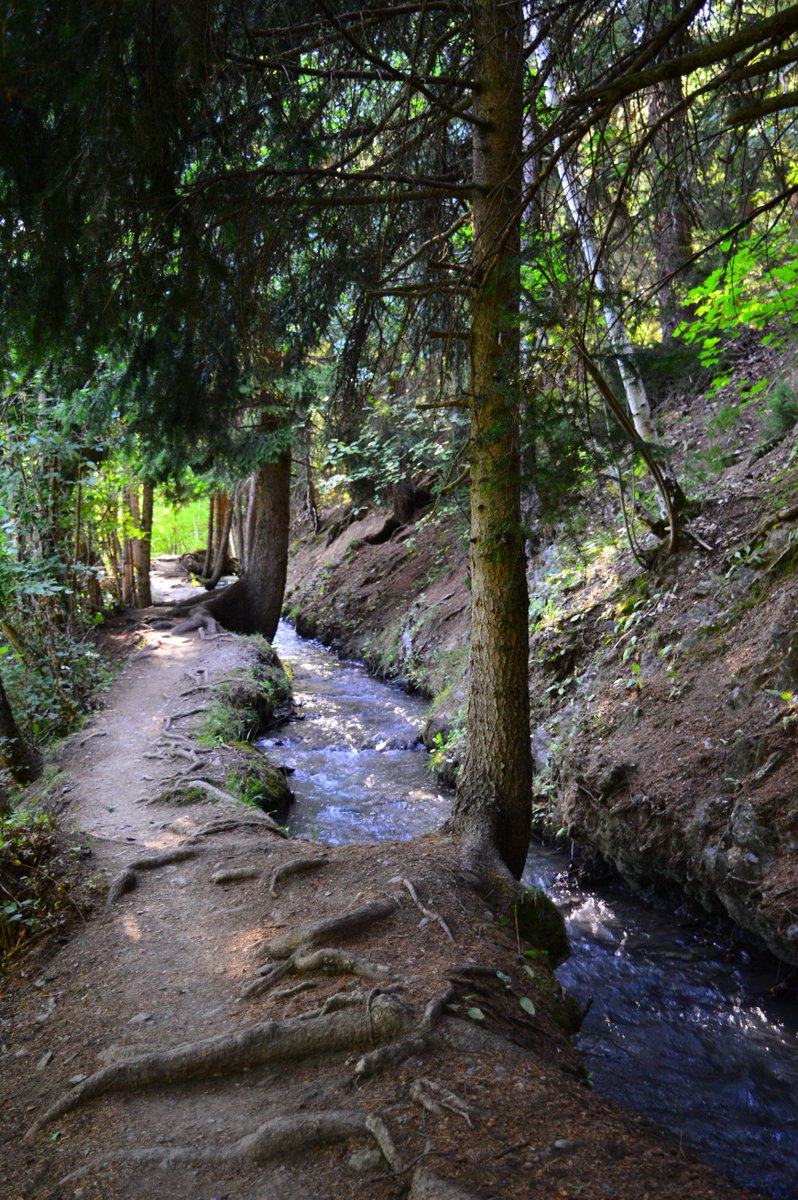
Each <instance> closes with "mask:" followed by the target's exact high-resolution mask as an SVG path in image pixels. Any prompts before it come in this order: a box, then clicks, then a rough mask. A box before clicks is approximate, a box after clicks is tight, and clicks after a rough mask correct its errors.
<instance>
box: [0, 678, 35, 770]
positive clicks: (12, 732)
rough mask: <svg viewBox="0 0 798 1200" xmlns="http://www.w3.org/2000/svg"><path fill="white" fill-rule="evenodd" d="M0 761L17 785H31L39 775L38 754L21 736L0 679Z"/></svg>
mask: <svg viewBox="0 0 798 1200" xmlns="http://www.w3.org/2000/svg"><path fill="white" fill-rule="evenodd" d="M0 760H2V761H3V763H4V764H5V766H6V767H7V768H8V770H9V771H10V772H11V776H12V778H13V779H14V780H15V781H16V782H17V783H33V781H34V779H38V777H39V775H40V774H41V769H42V762H41V756H40V755H39V752H38V751H37V750H36V749H35V748H34V747H33V746H30V745H29V744H28V743H27V742H26V741H25V739H24V737H23V736H22V734H21V733H20V731H19V727H18V726H17V722H16V720H15V719H14V714H13V712H12V711H11V705H10V704H9V703H8V697H7V696H6V691H5V688H4V687H3V681H2V679H0Z"/></svg>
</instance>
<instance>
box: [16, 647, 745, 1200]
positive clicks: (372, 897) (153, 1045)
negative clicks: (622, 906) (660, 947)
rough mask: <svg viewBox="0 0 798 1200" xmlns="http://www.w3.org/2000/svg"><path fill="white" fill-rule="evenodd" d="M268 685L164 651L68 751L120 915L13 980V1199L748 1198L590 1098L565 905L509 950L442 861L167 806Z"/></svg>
mask: <svg viewBox="0 0 798 1200" xmlns="http://www.w3.org/2000/svg"><path fill="white" fill-rule="evenodd" d="M257 666H258V663H257V660H253V647H252V645H251V644H250V645H247V644H246V643H245V642H243V641H242V640H241V639H238V638H234V637H230V636H228V635H224V636H222V637H220V638H214V639H208V640H205V641H202V640H200V639H199V638H197V637H194V638H178V637H175V636H174V635H171V634H170V633H169V632H168V630H153V629H150V630H149V631H148V632H147V633H146V634H145V637H144V638H143V643H142V644H141V645H140V648H139V651H138V653H137V655H136V656H135V657H134V660H133V661H132V662H131V664H130V665H129V667H128V668H126V669H125V670H124V671H123V672H122V674H121V675H120V677H119V678H118V680H117V681H116V683H115V685H114V687H113V688H112V690H111V692H110V693H109V695H108V698H107V703H106V707H105V708H104V710H103V711H102V712H101V713H98V714H96V715H95V716H94V717H92V719H91V720H90V722H89V723H88V724H87V726H86V727H85V729H84V730H82V731H81V734H80V735H78V736H76V737H75V738H74V739H73V740H71V741H70V743H69V744H67V745H65V746H64V747H63V748H62V751H61V753H60V754H59V766H60V769H61V772H62V775H61V780H62V786H61V788H60V790H59V806H60V809H61V817H62V820H63V821H67V822H70V823H72V824H73V826H74V827H75V828H76V829H79V830H82V831H85V832H86V833H87V834H89V835H90V836H91V840H92V844H93V854H92V863H93V866H92V870H93V871H94V873H95V876H96V880H95V888H96V890H97V893H98V895H99V894H100V893H102V892H103V891H105V890H106V889H107V902H106V905H105V906H104V907H103V908H102V909H100V908H99V906H98V907H97V908H96V910H95V912H94V913H93V914H92V915H91V916H90V918H89V919H87V920H86V922H85V924H81V925H80V926H78V927H75V928H74V930H73V932H72V936H71V937H70V938H69V941H68V942H67V944H66V945H65V946H61V947H53V946H51V947H50V948H49V950H48V951H46V952H45V949H44V948H42V949H41V951H40V953H39V954H38V955H35V956H32V957H30V958H29V959H27V960H25V962H24V963H21V964H20V967H19V970H18V972H17V974H16V975H15V976H14V977H7V978H5V979H4V980H3V982H2V995H1V996H0V1031H2V1049H1V1051H0V1052H1V1053H2V1067H3V1077H4V1081H5V1082H4V1096H3V1110H2V1118H3V1132H2V1137H3V1159H4V1163H5V1166H6V1171H7V1178H8V1180H10V1181H11V1183H10V1187H11V1191H10V1192H9V1197H10V1200H56V1198H57V1200H72V1198H73V1197H74V1198H75V1200H78V1198H80V1200H100V1198H102V1200H151V1198H152V1196H154V1195H161V1194H163V1192H164V1189H166V1190H167V1191H168V1193H169V1195H170V1197H172V1198H173V1200H211V1198H212V1197H214V1196H219V1195H230V1196H246V1197H248V1198H249V1197H251V1198H253V1200H300V1198H304V1197H306V1196H307V1195H311V1194H317V1195H324V1196H329V1197H331V1198H333V1197H342V1198H343V1197H347V1198H348V1200H400V1198H402V1197H406V1196H407V1195H408V1189H409V1194H410V1195H411V1196H412V1195H415V1196H427V1197H431V1198H433V1200H442V1198H443V1197H447V1198H448V1197H450V1196H457V1197H459V1198H460V1200H469V1198H470V1200H475V1198H476V1197H478V1196H482V1197H489V1196H502V1197H505V1198H507V1200H521V1197H527V1196H528V1195H529V1194H530V1191H536V1190H539V1189H545V1190H546V1191H547V1192H550V1191H551V1189H552V1187H556V1189H557V1191H558V1193H559V1194H560V1195H561V1196H562V1197H563V1198H565V1197H573V1198H574V1200H576V1197H579V1198H580V1200H612V1198H613V1197H616V1198H618V1200H621V1198H623V1197H627V1196H630V1195H635V1196H636V1197H637V1196H639V1197H644V1196H650V1197H652V1198H653V1197H655V1196H656V1197H659V1198H662V1197H664V1198H666V1200H681V1197H683V1196H684V1195H687V1194H689V1195H691V1196H694V1197H696V1198H697V1200H734V1198H739V1197H742V1195H743V1193H741V1192H740V1191H739V1190H738V1189H736V1188H734V1187H732V1186H731V1185H730V1184H728V1183H726V1182H725V1181H723V1180H722V1179H720V1178H719V1177H718V1176H716V1175H715V1174H714V1173H713V1172H712V1171H711V1170H709V1169H708V1168H707V1167H705V1166H703V1165H701V1164H698V1163H697V1162H696V1161H695V1160H694V1159H693V1158H692V1157H691V1156H687V1155H684V1154H683V1153H682V1152H681V1151H680V1148H679V1146H678V1144H677V1143H676V1142H672V1141H670V1140H668V1139H663V1137H662V1136H661V1135H660V1134H659V1133H658V1132H657V1131H655V1130H654V1129H653V1127H651V1126H649V1125H647V1124H646V1122H644V1121H642V1120H638V1119H636V1118H630V1117H629V1114H628V1113H624V1112H621V1111H620V1110H618V1109H615V1108H614V1107H613V1106H612V1105H611V1104H608V1103H606V1102H604V1101H602V1100H601V1099H599V1098H597V1097H595V1096H593V1095H591V1094H590V1093H589V1092H588V1091H587V1090H586V1089H585V1088H584V1087H583V1086H582V1085H581V1083H580V1082H579V1080H580V1077H581V1068H580V1065H579V1062H578V1059H577V1057H576V1056H575V1054H574V1051H573V1050H572V1048H571V1047H570V1045H569V1042H568V1040H567V1037H566V1032H565V1031H566V1030H569V1029H571V1028H572V1022H573V1012H572V1009H571V1007H570V1006H569V1005H568V1003H567V1002H566V1001H565V998H564V997H563V994H562V992H561V989H560V988H559V986H558V985H557V984H556V982H555V981H554V980H553V978H552V976H551V974H550V972H549V971H548V969H547V968H546V967H545V966H544V965H542V961H541V953H540V952H541V950H544V949H547V950H548V951H549V955H550V957H551V958H552V960H553V961H556V959H557V957H559V954H560V953H561V952H562V945H561V942H559V943H558V942H557V941H556V940H552V936H554V937H555V939H556V937H557V930H556V929H555V930H554V931H552V930H550V929H547V928H546V926H545V925H544V924H541V916H542V917H543V918H544V920H549V919H550V917H551V911H550V905H548V904H547V903H546V904H544V905H543V911H542V913H541V911H539V906H540V904H541V903H542V902H540V901H538V900H532V901H530V903H529V904H528V905H527V906H525V910H524V911H522V912H521V913H520V915H519V921H518V930H519V932H518V934H516V920H515V914H514V913H513V911H512V903H513V902H512V899H511V898H508V897H507V896H506V895H504V894H502V893H501V892H500V891H497V890H496V889H495V888H494V889H490V887H489V886H488V890H486V889H485V887H484V886H483V888H482V890H481V891H479V890H477V889H475V887H474V884H473V881H472V880H471V879H470V878H467V877H466V876H465V875H464V874H463V871H462V869H461V866H460V863H459V859H458V854H457V847H456V845H455V844H454V843H453V842H452V841H451V840H450V839H447V838H445V837H441V836H438V837H430V838H423V839H419V840H417V841H414V842H412V843H394V844H379V845H368V846H347V847H330V848H322V847H320V846H318V845H315V844H311V843H307V842H301V841H288V840H287V839H285V838H284V837H283V836H282V832H281V831H280V830H278V829H276V828H275V826H274V824H273V823H272V822H270V821H269V819H268V818H267V817H266V816H265V815H263V814H262V813H260V812H258V810H257V809H252V808H248V807H245V806H243V805H242V804H240V802H236V801H235V799H234V798H233V797H228V798H227V799H220V798H219V797H217V796H214V795H213V794H212V793H208V794H207V795H206V796H205V797H204V798H203V803H196V802H193V801H195V799H196V798H195V797H189V799H190V801H192V802H190V803H188V804H176V803H175V800H174V798H173V797H172V796H170V795H168V794H167V790H166V788H165V787H164V783H165V780H167V779H168V778H170V776H171V774H173V773H174V770H175V766H176V765H177V767H178V768H179V769H183V768H184V767H190V766H191V765H192V764H191V763H190V762H189V761H188V760H187V759H185V758H183V756H182V755H181V754H179V755H177V763H176V762H175V760H174V759H173V758H172V757H171V755H170V754H169V753H166V754H165V753H164V752H163V748H162V736H163V734H164V733H171V732H173V731H174V730H175V728H177V730H178V731H179V738H176V739H167V743H169V742H170V741H175V743H176V744H177V745H178V746H179V747H180V748H181V749H184V748H185V750H186V751H187V753H189V754H191V753H197V754H199V755H200V757H205V756H204V755H202V753H201V751H203V750H204V749H208V750H209V751H210V755H211V756H213V755H214V754H216V753H217V752H221V751H223V750H224V747H223V746H221V745H216V744H214V746H212V747H205V746H204V745H203V743H202V741H197V739H196V737H195V736H194V735H195V733H196V732H197V728H198V726H199V724H200V723H201V721H202V719H203V713H202V712H189V709H191V708H195V707H196V708H199V707H203V708H206V709H207V708H209V707H210V705H209V703H208V702H209V693H211V694H212V693H213V686H214V685H215V684H218V683H219V682H222V681H225V680H229V679H230V676H231V675H233V676H234V677H237V674H238V672H239V670H244V671H245V672H250V671H251V670H252V669H253V668H257ZM205 685H210V686H209V687H207V688H206V686H205ZM197 688H200V691H199V692H197V691H196V689H197ZM239 694H240V693H239ZM202 774H203V775H204V774H205V771H204V770H203V772H202ZM219 790H220V791H221V789H219ZM109 884H110V886H109ZM526 909H528V911H526ZM558 929H559V931H560V937H561V924H560V925H559V926H558ZM519 936H523V937H526V936H528V937H529V938H530V939H531V940H530V941H529V942H528V943H526V942H523V941H522V942H519V941H518V937H519ZM527 949H529V950H531V951H532V952H533V957H531V958H530V957H528V956H526V955H525V954H524V951H525V950H527ZM20 1066H22V1067H23V1068H24V1069H20ZM26 1131H27V1133H28V1136H27V1137H23V1134H24V1133H25V1132H26Z"/></svg>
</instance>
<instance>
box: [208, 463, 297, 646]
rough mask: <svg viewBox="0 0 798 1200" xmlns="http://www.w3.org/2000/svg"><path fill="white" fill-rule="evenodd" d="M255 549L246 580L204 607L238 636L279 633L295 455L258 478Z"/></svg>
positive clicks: (253, 498) (253, 508)
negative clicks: (238, 634)
mask: <svg viewBox="0 0 798 1200" xmlns="http://www.w3.org/2000/svg"><path fill="white" fill-rule="evenodd" d="M249 510H250V511H249V514H248V517H249V520H248V524H249V534H250V546H249V549H248V552H247V556H246V569H245V570H244V572H243V573H242V575H241V577H240V578H239V579H237V580H236V582H235V583H232V584H231V585H230V587H227V588H225V589H224V591H223V592H220V593H219V594H218V595H217V596H214V598H213V599H212V600H210V601H208V603H207V604H205V605H204V606H203V607H204V608H205V609H206V610H207V611H208V612H209V613H210V614H211V615H212V616H213V617H215V618H216V619H217V621H219V622H220V624H222V625H224V627H225V628H226V629H230V630H232V631H233V632H234V633H261V634H263V635H264V636H265V637H267V638H269V639H271V638H273V637H274V635H275V633H276V631H277V623H278V621H279V620H280V612H281V610H282V606H283V595H284V593H285V580H286V575H287V572H288V534H289V526H290V516H291V455H290V452H289V451H287V450H286V451H285V452H284V453H283V454H281V455H280V457H279V458H278V459H277V461H276V462H271V463H264V464H263V465H262V466H261V467H259V468H258V470H257V471H256V472H255V474H254V476H253V478H252V484H251V493H250V503H249Z"/></svg>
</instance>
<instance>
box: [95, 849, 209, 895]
mask: <svg viewBox="0 0 798 1200" xmlns="http://www.w3.org/2000/svg"><path fill="white" fill-rule="evenodd" d="M200 853H201V851H200V850H199V848H198V847H196V846H175V848H174V849H173V850H164V851H163V852H162V853H161V854H149V855H147V856H146V857H145V858H134V859H133V861H132V862H129V863H128V864H127V866H126V867H125V868H124V869H123V870H122V871H120V872H119V874H118V875H117V876H116V877H115V878H114V880H113V881H112V883H111V886H110V888H109V889H108V896H107V897H106V901H105V903H106V906H107V907H108V908H111V907H112V905H114V904H116V902H117V900H118V899H119V897H120V896H124V895H125V893H126V892H132V891H133V889H134V888H135V886H136V884H137V883H138V872H139V871H155V870H157V869H158V868H159V867H166V866H169V865H170V864H171V863H178V862H185V861H186V860H187V859H190V858H196V857H197V856H198V855H199V854H200Z"/></svg>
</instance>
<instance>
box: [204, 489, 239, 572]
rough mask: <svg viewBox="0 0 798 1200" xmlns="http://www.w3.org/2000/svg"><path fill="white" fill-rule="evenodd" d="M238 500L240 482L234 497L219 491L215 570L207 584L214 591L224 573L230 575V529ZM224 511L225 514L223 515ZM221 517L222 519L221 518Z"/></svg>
mask: <svg viewBox="0 0 798 1200" xmlns="http://www.w3.org/2000/svg"><path fill="white" fill-rule="evenodd" d="M237 502H238V484H236V486H235V487H234V488H233V494H232V497H231V496H228V494H227V492H220V493H219V505H218V507H217V511H216V531H217V535H218V540H217V543H216V550H215V554H214V562H213V570H212V571H211V574H210V578H209V579H208V581H207V582H206V584H205V586H206V588H207V589H208V591H209V592H212V591H213V589H214V588H215V587H216V585H217V583H218V582H219V580H220V579H221V578H222V576H223V575H229V573H230V571H231V569H232V564H231V562H230V529H231V526H232V524H233V514H234V513H235V509H236V504H237ZM222 513H223V514H224V515H223V516H222ZM220 518H221V519H220Z"/></svg>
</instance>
